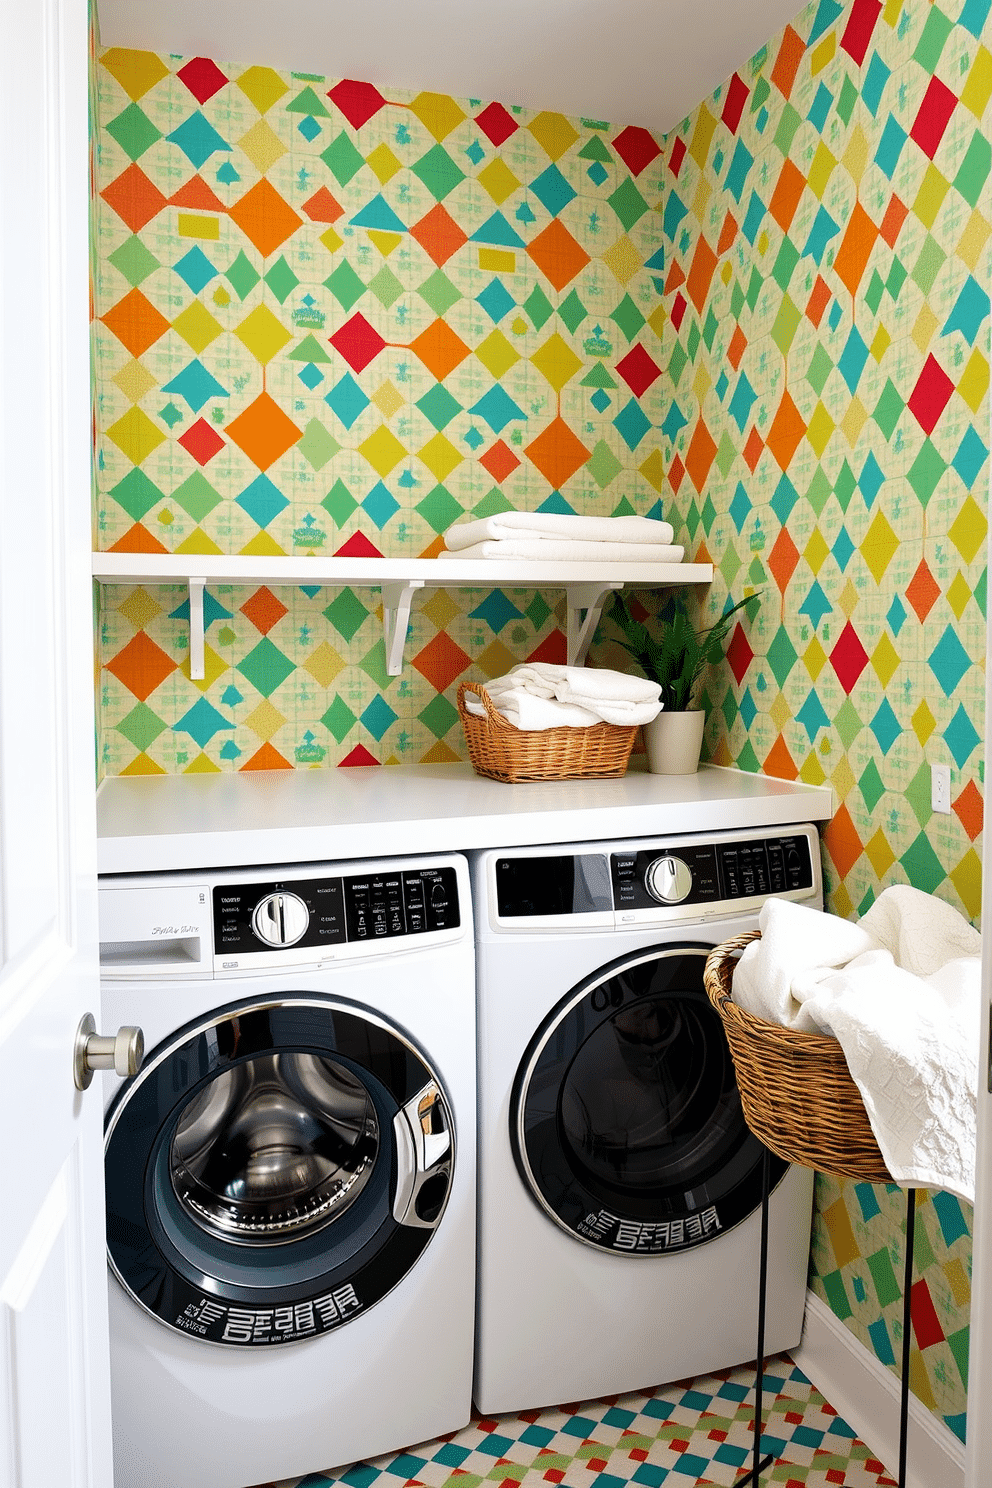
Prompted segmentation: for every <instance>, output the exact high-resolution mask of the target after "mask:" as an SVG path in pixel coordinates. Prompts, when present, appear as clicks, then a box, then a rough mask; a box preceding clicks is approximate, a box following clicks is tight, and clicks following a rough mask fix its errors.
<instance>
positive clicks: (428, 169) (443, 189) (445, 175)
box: [410, 142, 465, 201]
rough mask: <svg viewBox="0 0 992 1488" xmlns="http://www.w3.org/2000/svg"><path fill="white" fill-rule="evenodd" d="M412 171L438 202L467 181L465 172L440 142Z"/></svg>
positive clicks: (413, 166)
mask: <svg viewBox="0 0 992 1488" xmlns="http://www.w3.org/2000/svg"><path fill="white" fill-rule="evenodd" d="M410 169H411V170H412V171H413V174H414V175H415V176H418V177H419V178H420V180H421V181H423V183H424V185H425V186H426V187H427V190H428V191H429V192H430V194H431V196H433V197H435V198H436V200H437V201H443V200H444V198H445V197H446V196H447V195H448V193H449V191H454V189H455V187H456V186H457V185H459V183H460V182H462V181H464V179H465V172H464V171H463V170H459V168H458V166H457V165H456V164H455V162H454V161H453V160H452V158H451V156H450V155H449V154H448V152H447V150H446V149H445V148H444V146H443V145H442V144H441V143H440V142H439V143H438V144H436V145H435V146H434V147H433V149H431V150H428V151H427V154H426V155H421V157H420V159H419V160H418V161H417V162H416V164H415V165H412V166H411V167H410Z"/></svg>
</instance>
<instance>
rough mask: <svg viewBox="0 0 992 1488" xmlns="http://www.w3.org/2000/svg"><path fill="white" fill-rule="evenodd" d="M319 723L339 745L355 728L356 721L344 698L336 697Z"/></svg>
mask: <svg viewBox="0 0 992 1488" xmlns="http://www.w3.org/2000/svg"><path fill="white" fill-rule="evenodd" d="M320 721H321V723H322V724H323V725H324V727H325V728H326V729H327V731H328V733H331V734H333V735H334V737H335V739H336V740H337V742H338V743H339V744H343V743H344V741H345V739H346V738H347V737H348V735H349V734H350V733H351V731H352V729H353V728H354V727H355V724H356V723H357V722H358V719H357V718H356V717H355V714H354V713H352V711H351V709H350V708H349V707H348V704H347V703H346V702H345V701H344V698H341V697H336V698H335V699H334V701H333V703H332V704H331V706H330V707H329V708H328V710H327V712H326V713H325V714H323V716H322V717H321V720H320Z"/></svg>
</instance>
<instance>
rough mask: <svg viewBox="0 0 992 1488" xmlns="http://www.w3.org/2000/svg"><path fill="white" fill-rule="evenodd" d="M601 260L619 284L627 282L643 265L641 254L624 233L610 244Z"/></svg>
mask: <svg viewBox="0 0 992 1488" xmlns="http://www.w3.org/2000/svg"><path fill="white" fill-rule="evenodd" d="M603 262H604V263H605V265H606V267H607V268H608V269H609V271H610V273H611V274H612V275H613V277H614V279H616V280H617V282H618V283H619V284H629V283H630V281H631V279H633V277H634V275H635V274H636V273H638V272H639V271H640V269H642V268H643V267H644V261H643V259H642V258H641V255H640V254H639V253H638V251H637V249H636V248H635V247H634V245H633V243H632V242H631V241H630V239H629V238H628V237H627V234H626V233H624V235H623V237H622V238H617V240H616V242H615V243H611V244H610V246H609V248H607V250H606V252H605V253H604V254H603Z"/></svg>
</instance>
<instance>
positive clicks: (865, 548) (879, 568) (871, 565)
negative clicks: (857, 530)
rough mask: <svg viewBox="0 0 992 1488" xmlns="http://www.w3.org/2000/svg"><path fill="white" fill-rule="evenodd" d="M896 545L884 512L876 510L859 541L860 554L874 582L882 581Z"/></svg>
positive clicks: (897, 540) (897, 541)
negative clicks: (860, 541)
mask: <svg viewBox="0 0 992 1488" xmlns="http://www.w3.org/2000/svg"><path fill="white" fill-rule="evenodd" d="M898 546H899V539H898V538H897V537H896V535H895V533H894V532H893V530H892V527H891V525H890V523H889V520H888V518H887V517H886V515H885V513H884V512H876V514H875V518H874V520H873V522H872V524H871V526H870V527H869V528H868V531H867V532H866V533H865V536H864V540H863V541H862V543H861V556H862V558H863V559H864V560H865V563H866V564H867V566H868V572H869V573H870V574H871V576H872V578H873V579H874V580H875V583H876V584H880V583H881V582H882V578H883V576H884V574H885V570H886V569H887V568H888V566H889V564H890V563H891V562H892V559H893V557H894V556H895V552H896V549H897V548H898Z"/></svg>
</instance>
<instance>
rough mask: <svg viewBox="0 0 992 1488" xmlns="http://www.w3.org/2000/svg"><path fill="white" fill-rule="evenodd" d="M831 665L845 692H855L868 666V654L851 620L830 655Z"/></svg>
mask: <svg viewBox="0 0 992 1488" xmlns="http://www.w3.org/2000/svg"><path fill="white" fill-rule="evenodd" d="M830 665H831V666H832V667H833V669H834V671H835V672H836V673H837V680H838V681H839V683H840V685H841V687H843V689H844V691H845V692H853V691H854V684H855V683H856V682H857V680H858V678H859V677H860V676H861V673H862V672H863V671H864V669H865V667H866V666H867V665H868V652H867V651H866V650H865V648H864V646H862V644H861V642H860V640H859V639H858V635H857V632H856V630H855V629H854V626H853V625H852V624H851V622H850V620H849V621H848V622H847V624H846V625H845V626H844V629H843V630H842V631H841V633H840V640H839V641H838V642H837V644H836V646H835V647H834V649H833V650H832V651H831V653H830Z"/></svg>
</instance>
